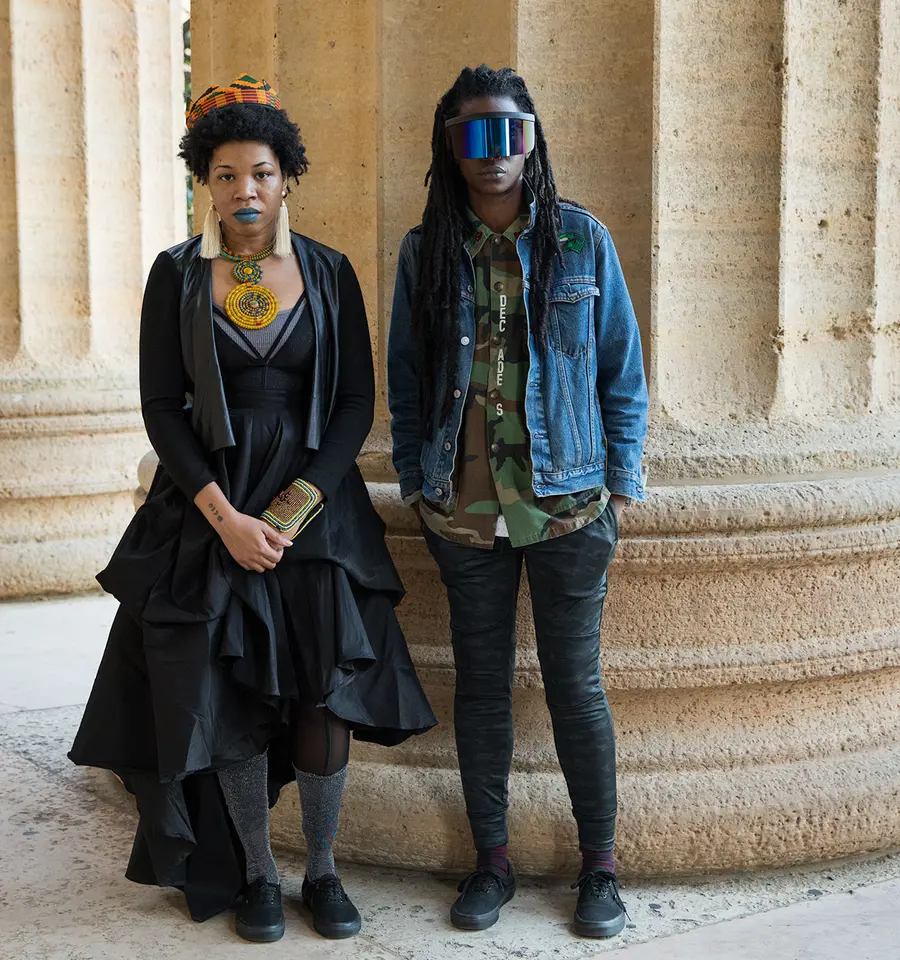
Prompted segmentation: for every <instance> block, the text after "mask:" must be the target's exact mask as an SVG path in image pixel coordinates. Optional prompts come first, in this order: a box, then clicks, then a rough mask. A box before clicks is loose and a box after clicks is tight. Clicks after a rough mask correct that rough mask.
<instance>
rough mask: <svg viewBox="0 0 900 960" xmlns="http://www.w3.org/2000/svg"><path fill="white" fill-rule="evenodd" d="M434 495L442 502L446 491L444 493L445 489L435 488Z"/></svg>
mask: <svg viewBox="0 0 900 960" xmlns="http://www.w3.org/2000/svg"><path fill="white" fill-rule="evenodd" d="M434 495H435V496H436V497H437V498H438V500H440V499H441V497H443V496H444V491H443V489H442V488H441V487H435V488H434Z"/></svg>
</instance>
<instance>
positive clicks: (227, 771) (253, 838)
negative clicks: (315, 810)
mask: <svg viewBox="0 0 900 960" xmlns="http://www.w3.org/2000/svg"><path fill="white" fill-rule="evenodd" d="M217 773H218V776H219V784H220V786H221V787H222V793H223V794H225V804H226V806H227V807H228V812H229V813H230V814H231V821H232V823H233V824H234V829H235V831H236V832H237V835H238V837H239V838H240V841H241V846H242V847H243V848H244V855H245V857H246V859H247V883H253V881H254V880H257V879H258V878H259V877H265V878H266V880H268V881H269V883H278V869H277V867H276V866H275V860H274V859H273V858H272V847H271V846H270V844H269V791H268V773H269V760H268V757H267V756H266V754H264V753H261V754H260V755H259V756H258V757H251V758H250V759H249V760H243V761H241V762H240V763H233V764H232V765H231V766H230V767H223V768H222V769H221V770H219V771H217Z"/></svg>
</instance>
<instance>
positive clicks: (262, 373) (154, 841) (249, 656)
mask: <svg viewBox="0 0 900 960" xmlns="http://www.w3.org/2000/svg"><path fill="white" fill-rule="evenodd" d="M158 265H159V262H158ZM158 265H157V266H158ZM347 267H348V269H349V264H347ZM159 269H160V270H168V267H167V266H163V267H161V268H159ZM154 270H157V267H154ZM158 272H159V271H158ZM351 273H352V271H351ZM165 279H166V282H167V283H171V282H172V278H171V277H166V278H165ZM154 282H161V281H160V278H159V276H157V277H156V281H154V277H153V275H152V274H151V280H150V281H149V282H148V294H149V291H150V286H151V285H152V284H153V283H154ZM353 285H355V277H353ZM354 289H355V290H357V291H358V287H354ZM346 299H347V300H348V301H353V300H355V297H352V296H348V297H347V298H346ZM361 303H362V301H361V297H360V298H359V303H358V305H355V306H356V308H357V309H359V308H361ZM145 304H146V298H145ZM307 307H308V304H307V302H306V299H305V296H304V298H303V299H302V300H301V302H300V303H298V304H297V305H296V307H295V308H294V309H293V310H292V311H289V312H286V313H285V314H280V315H279V317H278V319H277V321H276V324H273V328H275V329H276V330H277V331H278V336H277V337H275V338H274V342H272V343H271V344H270V345H267V352H266V353H265V354H262V353H261V352H260V348H259V346H258V343H259V341H258V340H257V347H256V348H254V346H253V344H252V342H251V339H249V338H248V337H247V336H245V335H244V334H243V333H242V332H241V331H240V330H238V328H236V327H234V326H232V325H230V322H229V321H228V320H227V319H225V318H224V315H221V314H220V315H218V316H217V317H216V322H215V347H216V353H217V355H218V363H219V367H220V370H221V378H222V383H223V386H224V391H225V398H226V401H227V406H228V413H229V416H230V422H231V429H232V432H233V435H234V445H233V446H232V447H230V448H228V449H226V450H225V451H224V452H223V455H222V458H221V461H220V466H219V469H218V471H217V473H213V468H212V465H211V460H210V458H209V457H207V456H204V455H203V454H202V452H201V453H200V454H199V459H198V450H197V447H196V445H195V443H194V441H193V439H192V438H188V436H187V435H185V434H181V437H180V441H178V442H182V445H183V449H179V446H178V442H176V441H177V438H176V439H173V435H175V434H180V433H181V431H180V428H178V429H176V427H177V423H178V421H172V424H170V426H169V428H168V432H167V439H166V440H165V442H161V443H157V442H156V441H154V446H156V447H157V450H158V452H160V453H161V458H163V465H161V466H160V468H159V470H158V472H157V475H156V477H155V479H154V481H153V484H152V486H151V489H150V491H149V494H148V497H147V501H146V503H145V504H144V505H143V506H142V507H141V508H140V509H139V510H138V511H137V513H136V514H135V516H134V519H133V520H132V522H131V524H130V525H129V527H128V529H127V531H126V533H125V535H124V537H123V538H122V540H121V542H120V543H119V545H118V547H117V549H116V551H115V553H114V555H113V557H112V560H111V561H110V563H109V565H108V566H107V568H106V569H105V570H104V571H103V572H102V573H101V574H100V575H99V577H98V580H99V581H100V583H101V585H102V586H103V588H104V589H105V590H106V591H107V592H109V593H111V594H113V595H114V596H115V597H116V598H117V599H118V600H119V601H120V607H119V610H118V613H117V615H116V618H115V621H114V623H113V626H112V630H111V632H110V636H109V641H108V644H107V647H106V651H105V653H104V656H103V660H102V662H101V664H100V668H99V672H98V674H97V678H96V681H95V683H94V687H93V691H92V693H91V697H90V700H89V702H88V705H87V708H86V710H85V714H84V718H83V720H82V723H81V727H80V729H79V731H78V734H77V736H76V739H75V743H74V745H73V747H72V750H71V752H70V754H69V755H70V757H71V759H72V760H73V761H74V762H75V763H77V764H83V765H88V766H95V767H104V768H108V769H111V770H113V771H115V772H116V773H117V774H118V775H119V776H120V777H121V778H122V780H123V781H124V783H125V785H126V786H127V787H128V789H129V790H131V791H132V792H133V793H134V794H135V797H136V800H137V805H138V810H139V813H140V823H139V826H138V831H137V836H136V838H135V844H134V849H133V852H132V857H131V862H130V864H129V867H128V871H127V874H126V875H127V876H128V877H129V879H132V880H135V881H137V882H140V883H156V884H159V885H161V886H176V887H180V888H182V889H184V891H185V894H186V896H187V900H188V906H189V908H190V910H191V914H192V915H193V917H194V919H198V920H202V919H206V918H207V917H209V916H212V915H214V914H215V913H218V912H219V911H221V910H223V909H225V908H227V907H228V906H229V905H230V904H231V903H232V901H233V900H234V898H235V896H236V895H237V894H238V893H239V891H240V889H241V887H242V884H243V852H242V850H241V847H240V843H239V842H238V841H237V838H236V836H235V834H234V831H233V828H232V826H231V822H230V819H229V816H228V813H227V808H226V806H225V803H224V800H223V798H222V795H221V792H220V789H219V787H218V779H217V777H216V776H215V774H214V771H215V770H216V769H218V768H221V767H223V766H226V765H228V764H231V763H234V762H237V761H240V760H245V759H248V758H249V757H252V756H255V755H257V754H259V753H260V752H261V751H263V750H265V749H267V748H268V751H269V777H270V799H271V801H272V802H273V803H274V801H275V799H276V798H277V796H278V791H279V790H280V788H281V787H282V786H283V785H284V784H285V783H287V782H289V781H292V780H293V776H294V773H293V768H292V766H291V763H290V741H289V736H288V732H289V729H290V727H289V717H290V713H291V707H292V704H294V703H296V702H297V701H298V700H301V699H302V700H304V701H307V702H308V701H312V702H315V703H316V704H320V705H324V706H326V707H327V708H328V709H329V710H331V711H332V712H333V713H334V714H336V715H337V716H338V717H341V718H343V719H344V720H346V721H347V722H348V724H349V726H350V728H351V730H352V731H353V734H354V736H355V737H356V738H357V739H363V740H369V741H374V742H376V743H381V744H385V745H391V744H396V743H400V742H401V741H403V740H405V739H406V738H407V737H409V736H410V735H412V734H415V733H422V732H424V731H426V730H428V729H429V728H430V727H432V726H433V725H434V724H435V722H436V720H435V718H434V715H433V713H432V711H431V708H430V706H429V704H428V701H427V699H426V697H425V694H424V692H423V691H422V688H421V685H420V683H419V680H418V677H417V676H416V672H415V668H414V666H413V664H412V661H411V659H410V656H409V652H408V650H407V647H406V642H405V640H404V637H403V634H402V632H401V630H400V626H399V624H398V622H397V619H396V616H395V614H394V607H395V605H396V604H397V603H399V601H400V599H401V598H402V596H403V587H402V584H401V582H400V579H399V577H398V575H397V572H396V570H395V568H394V565H393V563H392V561H391V558H390V555H389V553H388V551H387V548H386V546H385V542H384V524H383V522H382V520H381V518H380V517H379V516H378V514H377V513H376V512H375V510H374V508H373V506H372V504H371V501H370V499H369V496H368V492H367V490H366V486H365V483H364V481H363V479H362V476H361V474H360V472H359V470H358V468H357V467H356V465H355V462H354V458H355V454H356V452H358V444H357V445H356V450H355V451H354V450H350V451H349V454H350V456H349V463H350V466H349V468H347V469H344V467H345V465H346V463H347V462H348V456H347V454H348V451H347V450H346V449H342V442H343V440H342V437H343V435H352V434H353V432H354V430H353V429H352V428H351V425H350V423H349V420H347V418H346V417H345V418H344V419H343V421H342V418H341V417H340V416H333V417H332V421H330V422H329V424H328V427H327V428H326V431H325V435H324V437H323V443H322V445H321V446H320V448H319V450H317V451H311V450H308V449H307V448H306V447H305V445H304V443H303V438H304V436H305V435H306V434H305V418H306V413H307V407H308V403H309V389H310V384H309V376H310V371H311V368H312V364H313V354H314V352H315V341H314V337H313V334H312V325H311V322H310V318H309V313H310V311H309V310H308V309H307ZM341 309H342V313H341V320H342V322H343V321H344V317H343V310H344V305H343V304H342V308H341ZM146 312H147V311H146V309H145V317H144V320H143V321H142V349H141V361H142V370H141V378H142V398H143V401H144V407H145V415H146V411H147V410H148V409H153V407H154V402H155V401H154V399H153V396H152V395H153V394H154V391H155V389H156V388H155V387H154V385H153V381H154V379H155V377H156V375H157V373H159V371H158V370H157V369H156V367H157V365H158V366H159V367H160V369H162V370H168V366H167V364H168V365H171V362H172V356H171V353H169V354H168V356H166V353H167V351H171V350H173V349H176V348H177V338H176V340H171V338H170V339H168V340H167V337H166V335H165V334H164V333H162V332H161V327H157V328H156V329H155V332H156V333H158V334H159V336H155V337H153V338H151V337H149V336H148V335H147V333H146V331H145V330H144V327H145V326H146V324H147V317H146ZM348 322H349V321H348ZM363 322H364V313H363ZM353 323H354V324H355V325H356V327H355V328H356V329H357V331H358V329H359V327H358V323H359V318H358V317H355V318H354V319H353ZM366 336H367V328H366ZM352 349H354V348H353V346H352V345H350V344H345V345H344V349H343V354H344V357H343V358H342V359H343V360H345V361H346V362H347V363H351V364H352V362H354V361H352V359H351V358H350V357H349V356H347V354H348V351H349V350H352ZM355 350H356V352H357V353H361V352H368V351H369V346H368V341H367V340H366V342H364V343H359V342H357V343H356V345H355ZM368 365H369V367H371V357H370V356H369V359H368ZM363 366H364V367H365V358H363ZM151 368H152V371H151ZM178 374H179V376H180V375H181V371H180V370H179V371H178ZM343 375H344V376H345V377H347V378H351V376H352V371H351V370H349V369H348V370H345V371H344V374H343ZM363 379H365V378H363ZM164 386H165V385H164ZM339 389H340V387H339ZM348 389H349V388H348ZM156 392H157V393H161V394H166V393H171V389H170V388H169V386H165V388H160V389H159V390H156ZM373 393H374V390H373ZM169 399H171V398H169ZM373 399H374V397H373ZM170 406H171V404H170ZM338 406H340V404H339V405H338ZM349 406H351V407H352V404H350V405H349ZM182 407H183V401H182ZM170 412H171V411H170ZM179 416H180V417H181V420H180V422H181V423H182V424H186V423H187V421H186V420H185V418H184V413H183V409H182V411H181V412H180V413H179ZM335 424H337V426H338V430H337V432H336V431H334V430H333V429H332V428H333V427H334V426H335ZM188 430H190V427H189V426H188ZM148 432H150V433H151V439H153V431H152V430H151V425H150V421H149V420H148ZM352 443H353V441H352V440H351V444H352ZM160 446H166V447H167V449H166V453H167V454H168V457H169V460H170V461H171V462H172V464H173V467H174V469H173V471H172V472H170V471H169V470H168V469H167V467H168V463H167V462H166V460H165V456H166V454H165V453H162V451H160V450H159V448H160ZM335 465H337V466H335ZM172 473H176V474H178V476H179V480H180V481H181V484H180V485H179V484H178V483H176V482H175V480H174V479H173V476H172ZM337 474H342V475H337ZM216 475H217V476H218V479H219V482H220V483H221V484H223V485H224V486H226V487H227V494H228V497H229V500H230V502H231V503H232V504H233V505H234V506H235V507H236V508H237V509H238V510H240V511H241V512H243V513H246V514H249V515H251V516H259V515H260V514H261V513H262V511H263V510H264V509H265V508H266V507H267V506H268V504H269V503H270V502H271V500H272V498H273V497H274V496H275V495H276V494H277V493H279V492H280V491H281V490H283V489H284V488H285V487H287V486H288V485H289V484H290V482H291V481H292V480H293V479H295V478H296V477H304V478H305V479H309V480H311V482H316V483H317V485H320V487H321V488H322V489H323V490H324V492H325V493H326V497H327V500H326V506H325V509H324V510H323V511H322V513H320V514H319V516H318V517H317V518H316V519H315V520H313V522H312V523H311V524H310V525H309V527H307V529H306V530H305V531H304V532H303V533H302V534H301V535H300V536H299V537H298V539H297V540H296V541H295V543H294V544H293V546H291V547H289V548H288V549H286V550H285V552H284V557H283V559H282V560H281V562H280V563H279V564H278V565H277V566H276V568H275V569H274V570H272V571H267V572H266V573H264V574H259V573H253V572H250V571H247V570H244V569H243V568H242V567H240V566H239V565H238V564H237V563H235V561H234V560H233V559H232V557H231V555H230V554H229V553H228V551H227V550H226V549H225V547H224V544H223V543H222V541H221V540H220V538H219V536H218V534H217V533H216V532H215V530H214V529H213V528H212V527H211V526H210V524H209V522H208V521H207V519H206V518H205V517H204V516H203V515H202V514H201V512H200V511H199V510H198V509H197V508H196V506H195V505H194V504H193V502H192V498H193V495H194V494H195V493H196V492H197V491H199V489H202V487H203V486H204V485H205V484H206V483H208V482H209V479H212V478H213V476H216ZM195 487H196V489H194V488H195ZM298 829H299V825H298Z"/></svg>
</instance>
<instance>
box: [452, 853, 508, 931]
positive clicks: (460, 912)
mask: <svg viewBox="0 0 900 960" xmlns="http://www.w3.org/2000/svg"><path fill="white" fill-rule="evenodd" d="M515 893H516V875H515V874H514V873H513V869H512V866H510V868H509V873H508V874H507V875H506V876H503V874H501V873H498V872H495V871H493V870H476V871H475V872H474V873H470V874H469V875H468V876H467V877H466V879H465V880H463V882H462V883H461V884H460V885H459V896H458V897H457V898H456V903H454V904H453V906H452V907H451V908H450V922H451V923H452V924H453V926H454V927H458V928H459V929H460V930H487V928H488V927H492V926H493V925H494V924H495V923H496V922H497V920H499V919H500V908H501V907H502V906H503V905H504V904H506V903H509V901H510V900H512V898H513V897H514V896H515Z"/></svg>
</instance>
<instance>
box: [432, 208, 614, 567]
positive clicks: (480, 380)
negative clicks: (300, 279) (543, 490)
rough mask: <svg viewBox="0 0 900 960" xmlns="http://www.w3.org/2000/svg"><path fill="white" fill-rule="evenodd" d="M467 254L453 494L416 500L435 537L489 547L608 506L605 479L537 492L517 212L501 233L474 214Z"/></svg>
mask: <svg viewBox="0 0 900 960" xmlns="http://www.w3.org/2000/svg"><path fill="white" fill-rule="evenodd" d="M469 217H470V218H471V219H472V221H473V222H474V225H475V233H474V235H473V237H472V239H471V241H470V242H469V253H470V254H471V256H472V261H473V263H474V265H475V356H474V359H473V362H472V373H471V378H470V380H469V391H468V394H467V395H466V406H465V413H464V415H463V421H462V427H461V429H460V435H459V449H458V452H457V460H456V465H455V470H454V473H455V483H454V492H455V496H454V498H453V503H451V504H448V505H447V507H442V506H440V505H438V504H435V503H431V502H429V501H426V500H423V501H421V505H420V512H421V516H422V520H423V521H424V522H425V523H426V524H427V525H428V527H429V528H430V529H431V530H432V531H434V533H436V534H437V535H438V536H440V537H443V538H444V539H446V540H452V541H453V542H455V543H460V544H463V545H465V546H469V547H483V548H486V549H490V548H492V547H493V545H494V538H495V537H497V536H508V537H509V539H510V543H511V544H512V546H514V547H524V546H527V545H528V544H533V543H539V542H541V541H543V540H550V539H551V538H553V537H559V536H562V535H563V534H566V533H572V531H574V530H578V529H580V528H581V527H584V526H587V524H589V523H590V522H591V521H592V520H596V519H597V517H599V516H600V514H602V513H603V510H604V509H605V507H606V502H607V500H608V499H609V492H608V491H607V490H606V488H605V487H601V488H599V489H594V490H586V491H584V492H583V493H579V494H575V495H574V496H561V497H536V496H535V494H534V490H533V487H532V465H531V440H530V437H529V435H528V428H527V427H526V425H525V386H526V384H527V383H528V366H529V353H528V321H527V318H526V316H525V298H524V293H523V280H522V263H521V261H520V260H519V255H518V253H517V252H516V240H517V239H518V237H519V234H520V233H521V232H522V231H523V230H524V229H525V228H526V227H527V226H528V222H529V215H528V214H527V213H525V214H522V215H521V216H520V217H519V218H518V219H517V220H515V222H514V223H512V224H511V226H510V227H509V229H508V230H506V231H505V232H504V233H503V234H502V235H501V234H495V233H493V232H492V231H491V230H490V229H488V228H487V227H486V226H485V225H484V224H483V223H482V222H481V221H480V220H478V218H477V217H476V216H475V214H474V213H472V212H471V211H469Z"/></svg>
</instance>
